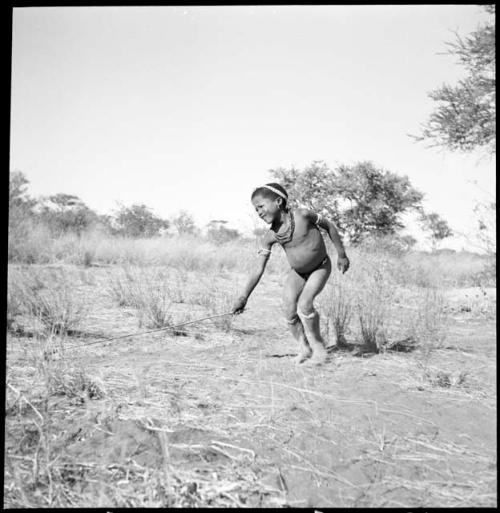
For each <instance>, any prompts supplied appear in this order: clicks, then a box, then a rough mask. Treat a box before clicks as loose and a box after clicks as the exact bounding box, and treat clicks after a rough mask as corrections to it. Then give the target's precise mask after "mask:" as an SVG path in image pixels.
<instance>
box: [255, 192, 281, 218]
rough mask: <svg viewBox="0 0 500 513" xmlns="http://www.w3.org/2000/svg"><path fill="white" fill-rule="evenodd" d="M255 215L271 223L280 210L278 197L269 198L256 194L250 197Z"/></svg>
mask: <svg viewBox="0 0 500 513" xmlns="http://www.w3.org/2000/svg"><path fill="white" fill-rule="evenodd" d="M252 204H253V206H254V207H255V211H256V212H257V215H258V216H259V217H260V218H261V219H262V220H263V221H265V222H266V223H268V224H271V223H272V222H273V221H274V219H275V218H276V216H277V214H278V213H279V211H280V204H279V200H278V199H274V200H273V199H271V198H266V197H264V196H261V195H260V194H257V195H256V196H254V198H253V199H252Z"/></svg>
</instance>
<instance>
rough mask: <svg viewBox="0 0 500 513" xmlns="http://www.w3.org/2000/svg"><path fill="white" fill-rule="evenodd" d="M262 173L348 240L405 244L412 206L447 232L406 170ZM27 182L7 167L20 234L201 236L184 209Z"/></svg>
mask: <svg viewBox="0 0 500 513" xmlns="http://www.w3.org/2000/svg"><path fill="white" fill-rule="evenodd" d="M270 174H271V176H272V177H273V179H275V180H277V181H278V182H280V183H281V184H282V185H283V186H284V187H285V188H286V189H287V190H288V191H289V194H290V198H291V202H292V204H293V205H294V206H295V207H297V206H305V207H307V208H310V209H312V210H314V211H315V212H319V213H321V214H323V215H325V216H327V217H329V218H330V219H332V220H333V221H334V222H335V223H336V224H337V226H338V228H339V230H340V232H341V233H342V234H343V235H344V236H345V237H346V239H347V240H348V242H349V243H350V244H354V245H355V244H359V243H361V242H362V241H364V240H366V239H367V238H368V237H373V236H376V237H380V236H392V237H393V239H394V241H397V243H398V244H399V245H400V246H401V247H402V248H405V249H410V248H411V247H412V245H413V244H414V243H415V242H416V240H415V239H414V238H413V237H411V236H408V235H407V236H403V235H401V231H402V230H403V229H404V228H405V225H404V222H403V220H402V216H403V214H405V213H407V212H410V211H412V210H413V211H416V212H417V213H418V215H419V219H420V221H421V226H422V228H423V229H424V230H426V231H427V233H428V234H429V237H430V239H431V241H432V245H433V248H435V247H436V245H437V243H438V242H439V241H441V240H443V239H445V238H446V237H449V236H450V235H451V234H452V231H451V229H450V227H449V226H448V224H447V223H446V221H445V220H444V219H442V218H441V217H440V216H439V215H438V214H437V213H435V212H431V213H425V212H424V210H423V208H422V204H421V202H422V199H423V194H422V193H421V192H420V191H418V190H416V189H415V188H414V187H413V186H412V185H411V184H410V181H409V179H408V178H407V177H406V176H400V175H397V174H395V173H392V172H389V171H385V170H382V169H378V168H376V167H375V166H374V165H373V164H372V163H370V162H360V163H357V164H355V165H353V166H346V165H340V166H338V167H337V168H336V169H330V168H329V167H328V166H327V165H326V164H325V163H324V162H321V161H316V162H313V163H312V164H311V165H310V166H306V167H305V168H304V169H302V170H299V169H297V168H294V167H292V168H291V169H285V168H277V169H272V170H270ZM28 184H29V181H28V180H27V178H26V177H25V176H24V174H23V173H22V172H20V171H14V172H12V173H11V175H10V189H9V231H10V233H11V234H13V233H15V234H16V235H17V236H23V231H24V232H26V231H27V230H29V229H30V223H33V222H35V223H43V224H44V226H46V227H48V228H49V230H50V232H51V233H52V234H53V236H55V237H57V236H60V235H63V234H66V233H75V234H77V235H81V234H82V233H83V232H85V231H88V230H89V229H92V228H99V229H101V230H104V231H106V232H107V233H109V234H110V235H113V236H125V237H131V238H150V237H157V236H161V235H164V234H167V235H172V234H179V235H185V234H191V235H195V236H201V229H200V228H199V227H198V226H196V224H195V222H194V219H193V217H192V215H191V214H190V213H189V212H187V211H185V210H182V211H180V212H178V213H177V214H176V215H174V216H172V217H171V218H170V219H163V218H161V217H159V216H157V215H155V214H154V213H153V212H152V211H151V209H150V208H148V207H147V206H146V205H144V204H134V205H130V206H125V205H119V208H118V209H117V210H116V211H115V212H113V214H112V215H99V214H97V213H96V212H94V211H93V210H92V209H91V208H89V207H88V206H87V205H86V204H85V203H84V202H83V201H82V200H81V199H80V198H79V197H77V196H74V195H71V194H63V193H59V194H55V195H51V196H44V197H40V198H36V199H35V198H32V197H31V196H30V195H29V194H28V191H27V187H28ZM261 232H262V230H260V231H259V230H256V232H255V235H256V236H260V235H261ZM204 237H206V238H207V239H208V240H211V241H213V242H215V243H217V244H220V243H224V242H227V241H230V240H234V239H238V238H241V237H242V235H241V234H240V233H239V232H238V231H237V230H235V229H231V228H228V227H227V221H225V220H223V219H220V220H217V219H214V220H212V221H210V222H209V223H208V224H207V226H206V230H205V235H204Z"/></svg>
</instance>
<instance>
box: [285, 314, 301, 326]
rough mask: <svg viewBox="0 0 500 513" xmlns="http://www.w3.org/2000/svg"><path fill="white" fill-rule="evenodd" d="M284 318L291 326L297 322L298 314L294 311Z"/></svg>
mask: <svg viewBox="0 0 500 513" xmlns="http://www.w3.org/2000/svg"><path fill="white" fill-rule="evenodd" d="M285 319H286V323H287V324H289V325H290V326H293V325H294V324H297V322H299V320H300V319H299V316H298V315H297V313H295V314H294V315H291V316H288V315H287V316H286V317H285Z"/></svg>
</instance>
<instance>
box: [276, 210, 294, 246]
mask: <svg viewBox="0 0 500 513" xmlns="http://www.w3.org/2000/svg"><path fill="white" fill-rule="evenodd" d="M294 230H295V220H294V218H293V213H292V211H291V210H290V226H289V227H288V229H287V230H285V232H284V233H281V234H280V233H278V232H275V233H274V236H275V237H276V240H277V241H278V242H279V243H280V244H285V243H287V242H290V241H291V240H292V236H293V231H294Z"/></svg>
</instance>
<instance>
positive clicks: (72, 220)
mask: <svg viewBox="0 0 500 513" xmlns="http://www.w3.org/2000/svg"><path fill="white" fill-rule="evenodd" d="M28 185H29V181H28V179H27V178H26V176H25V175H24V174H23V173H22V172H21V171H13V172H12V173H11V174H10V187H9V233H10V234H14V233H15V234H16V235H17V236H27V235H28V232H29V230H30V229H32V227H33V224H34V223H35V224H36V223H41V224H43V225H44V226H45V227H47V228H48V229H49V230H50V232H51V234H52V235H53V236H54V237H58V236H61V235H64V234H66V233H75V234H77V235H79V236H80V235H81V234H82V233H83V232H85V231H88V230H90V229H95V228H98V229H101V230H103V231H105V232H107V233H108V234H110V235H113V236H123V237H131V238H150V237H158V236H161V235H164V234H170V235H173V234H177V235H186V234H191V235H198V236H200V235H201V229H200V228H199V227H198V226H196V223H195V221H194V218H193V216H192V215H191V214H190V213H189V212H187V211H186V210H181V211H179V212H178V213H177V214H175V215H174V216H172V217H171V218H170V219H164V218H161V217H159V216H157V215H155V214H154V213H153V212H152V211H151V209H150V208H149V207H148V206H146V205H144V204H133V205H130V206H126V205H119V207H118V209H117V210H116V211H115V212H113V213H112V214H111V215H100V214H97V213H96V212H95V211H94V210H92V209H91V208H90V207H88V206H87V205H86V204H85V203H84V202H83V201H82V200H81V199H80V198H79V197H78V196H75V195H72V194H64V193H58V194H54V195H50V196H42V197H39V198H33V197H31V196H30V195H29V194H28ZM226 223H227V221H224V220H220V221H217V220H214V221H211V222H210V223H208V225H207V227H206V228H207V229H206V237H207V238H208V239H209V240H212V241H214V242H217V243H223V242H227V241H230V240H233V239H236V238H239V237H240V236H241V234H240V233H239V232H238V231H237V230H234V229H230V228H228V227H227V226H225V225H226Z"/></svg>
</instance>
